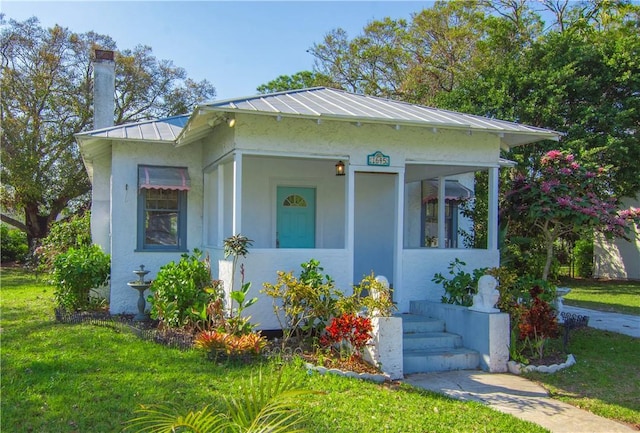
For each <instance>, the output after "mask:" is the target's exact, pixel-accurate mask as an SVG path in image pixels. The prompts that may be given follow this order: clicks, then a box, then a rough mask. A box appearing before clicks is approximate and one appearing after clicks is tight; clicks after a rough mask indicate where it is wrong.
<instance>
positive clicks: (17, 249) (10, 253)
mask: <svg viewBox="0 0 640 433" xmlns="http://www.w3.org/2000/svg"><path fill="white" fill-rule="evenodd" d="M0 236H1V239H2V245H0V251H1V252H2V263H5V262H23V261H24V260H25V259H26V257H27V253H28V252H29V246H28V245H27V235H26V234H25V232H23V231H22V230H18V229H12V228H9V227H8V226H7V225H6V224H0Z"/></svg>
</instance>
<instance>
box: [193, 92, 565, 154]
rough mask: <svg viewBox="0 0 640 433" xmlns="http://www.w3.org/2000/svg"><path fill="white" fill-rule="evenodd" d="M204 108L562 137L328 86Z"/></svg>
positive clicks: (503, 122) (547, 131) (549, 132)
mask: <svg viewBox="0 0 640 433" xmlns="http://www.w3.org/2000/svg"><path fill="white" fill-rule="evenodd" d="M200 108H203V109H210V110H215V111H231V112H245V113H253V114H271V115H280V116H292V117H311V118H320V119H321V118H325V119H335V120H349V121H360V122H376V123H379V122H382V123H391V124H394V123H395V124H398V125H405V124H406V125H415V126H429V127H436V128H437V127H442V128H454V129H466V130H481V131H488V132H496V133H505V134H513V133H515V134H527V135H529V134H531V135H536V136H542V137H541V138H538V140H539V139H543V138H548V139H558V138H559V136H560V135H561V134H560V133H559V132H556V131H552V130H549V129H543V128H537V127H533V126H527V125H521V124H518V123H514V122H507V121H504V120H498V119H491V118H488V117H482V116H475V115H472V114H464V113H458V112H454V111H448V110H442V109H438V108H431V107H426V106H422V105H416V104H410V103H407V102H402V101H395V100H392V99H384V98H379V97H375V96H367V95H362V94H356V93H350V92H346V91H343V90H336V89H329V88H325V87H315V88H310V89H301V90H291V91H286V92H280V93H272V94H269V95H258V96H252V97H247V98H236V99H229V100H225V101H217V102H211V103H208V104H203V105H201V106H200ZM532 141H537V140H532ZM514 144H520V143H514Z"/></svg>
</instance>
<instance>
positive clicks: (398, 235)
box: [346, 164, 405, 291]
mask: <svg viewBox="0 0 640 433" xmlns="http://www.w3.org/2000/svg"><path fill="white" fill-rule="evenodd" d="M356 173H380V174H394V175H396V176H394V177H395V187H396V188H395V191H396V193H395V206H396V217H395V242H394V254H393V278H392V279H390V280H389V284H390V285H392V286H393V288H394V291H399V290H401V288H402V272H403V270H402V252H403V249H404V248H403V241H404V233H403V231H404V178H405V168H404V166H402V167H398V166H387V167H376V166H368V165H355V164H349V170H348V176H347V177H348V180H347V181H348V188H347V189H348V191H347V236H346V238H347V248H348V250H349V251H350V256H351V274H352V275H353V273H354V270H355V175H356ZM358 282H359V281H354V282H353V283H354V284H358Z"/></svg>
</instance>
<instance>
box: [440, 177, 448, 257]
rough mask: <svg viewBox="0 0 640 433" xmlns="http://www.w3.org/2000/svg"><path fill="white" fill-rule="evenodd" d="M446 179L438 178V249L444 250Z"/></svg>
mask: <svg viewBox="0 0 640 433" xmlns="http://www.w3.org/2000/svg"><path fill="white" fill-rule="evenodd" d="M445 200H446V179H445V178H444V177H443V176H440V177H438V248H445V244H444V240H445V237H446V232H445V218H446V216H445V207H446V203H445Z"/></svg>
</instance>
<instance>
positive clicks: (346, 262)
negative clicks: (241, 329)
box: [207, 248, 353, 330]
mask: <svg viewBox="0 0 640 433" xmlns="http://www.w3.org/2000/svg"><path fill="white" fill-rule="evenodd" d="M207 251H208V253H209V254H210V256H211V258H212V261H211V263H212V266H216V268H214V269H213V271H214V275H215V274H217V272H218V261H217V260H215V258H216V257H217V258H218V259H220V260H222V253H221V251H220V250H219V249H213V248H211V249H207ZM311 259H316V260H319V261H320V265H321V266H322V267H323V268H324V271H323V273H324V274H328V275H330V276H331V277H332V278H333V280H334V281H335V287H336V289H338V290H340V291H342V292H343V293H345V294H348V295H349V294H351V293H352V287H351V275H352V274H353V270H352V268H351V266H350V254H349V252H348V251H347V250H332V249H323V250H310V249H250V250H249V254H247V256H246V257H241V258H240V259H239V261H238V268H237V270H236V283H235V288H236V290H237V289H238V288H240V265H241V264H244V268H245V282H251V290H250V292H249V297H254V296H256V297H258V302H257V303H256V304H254V305H253V306H251V307H250V308H248V309H247V310H246V315H247V316H251V322H252V323H256V324H258V329H264V330H269V329H280V324H279V322H278V319H277V318H276V316H275V314H274V311H273V302H272V298H270V297H268V296H266V295H264V294H262V293H260V291H261V290H262V288H263V283H264V282H270V283H273V284H275V283H276V282H277V271H284V272H293V275H294V276H296V277H297V276H298V275H299V274H300V272H301V271H302V268H301V267H300V265H301V264H302V263H304V262H308V261H309V260H311ZM225 275H226V274H225ZM229 285H230V284H229V282H225V286H227V287H228V286H229Z"/></svg>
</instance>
